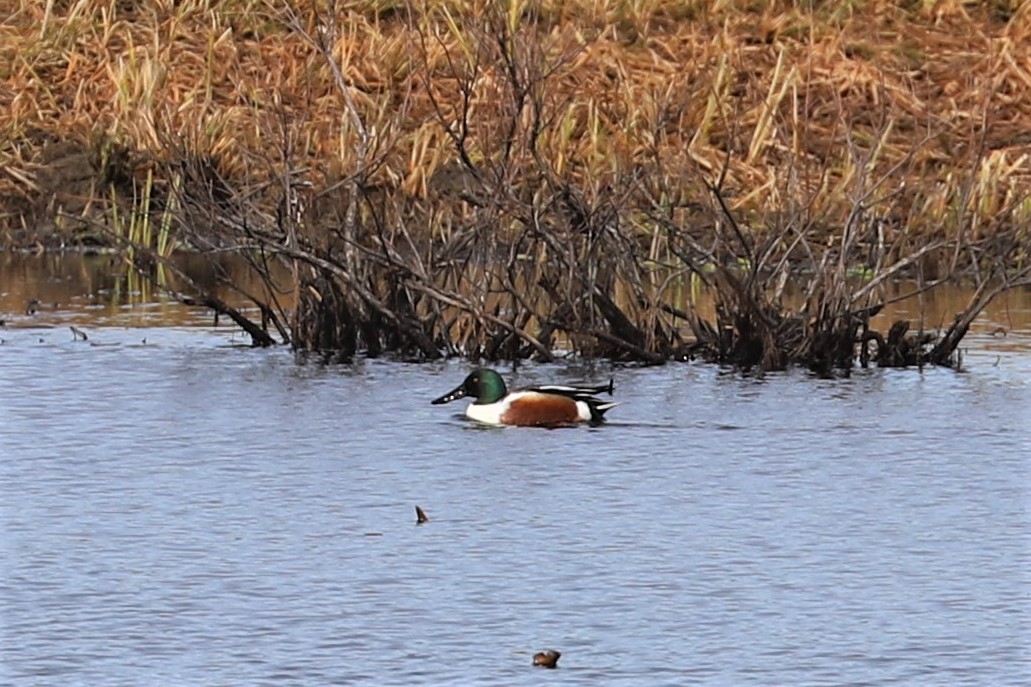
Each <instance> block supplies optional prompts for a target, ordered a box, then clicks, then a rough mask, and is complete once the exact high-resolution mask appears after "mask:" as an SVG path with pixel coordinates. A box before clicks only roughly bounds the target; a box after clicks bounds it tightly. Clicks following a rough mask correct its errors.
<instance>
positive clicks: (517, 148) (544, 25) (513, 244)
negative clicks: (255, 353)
mask: <svg viewBox="0 0 1031 687" xmlns="http://www.w3.org/2000/svg"><path fill="white" fill-rule="evenodd" d="M1029 43H1031V2H1027V1H1024V2H1017V1H1016V0H995V1H993V2H976V3H975V2H962V1H960V0H939V1H937V2H917V1H910V2H906V1H897V2H887V1H885V0H869V1H866V2H853V3H822V2H789V1H781V2H773V1H766V2H754V1H746V0H722V1H721V0H705V1H702V0H698V1H696V2H671V1H669V0H651V1H640V2H633V1H630V2H619V3H615V2H613V3H587V2H566V3H559V2H554V3H552V2H542V3H519V2H506V3H490V2H444V3H417V2H408V3H403V2H397V3H389V2H374V1H370V2H364V3H362V2H356V3H344V2H339V3H336V5H335V6H332V7H330V6H328V5H327V4H326V3H318V2H311V3H301V2H297V3H295V4H293V5H290V6H285V8H284V6H283V5H281V4H279V3H272V2H266V1H263V0H225V1H223V2H217V3H216V2H213V1H211V0H194V1H192V2H189V1H187V2H177V3H171V2H155V3H133V2H124V1H118V0H110V1H109V2H71V0H64V1H62V0H55V2H53V3H30V2H27V0H22V1H21V3H20V5H19V6H17V7H16V8H14V12H13V13H12V15H11V17H10V18H9V19H8V20H7V21H6V22H5V23H4V24H3V25H2V26H0V65H9V66H0V105H2V106H3V107H2V108H0V132H2V136H0V145H2V148H0V162H2V163H3V170H4V172H3V174H2V175H0V241H3V242H5V243H7V244H27V243H31V242H33V241H37V240H38V241H40V242H41V243H42V244H44V245H48V244H56V243H62V242H64V243H67V242H76V241H78V242H86V241H119V242H123V243H124V244H125V245H128V246H131V247H132V251H133V252H132V254H131V258H132V260H133V261H134V263H136V264H138V265H141V266H143V267H146V265H147V264H151V263H154V262H162V260H163V256H165V255H167V254H168V252H169V251H171V250H172V249H173V248H174V247H175V246H176V245H188V246H189V247H191V248H193V249H195V250H200V251H211V252H220V251H221V252H224V251H236V252H240V253H241V254H244V255H246V256H247V257H248V258H249V259H250V260H251V261H252V264H253V266H254V269H255V270H256V271H258V272H259V273H260V274H262V275H264V276H265V281H264V283H265V288H264V290H263V292H262V293H251V294H248V296H250V297H252V299H253V300H254V302H255V303H257V304H258V305H259V306H260V312H261V317H260V322H259V321H255V318H250V317H248V316H247V315H246V314H245V313H241V312H238V311H236V310H233V309H232V308H230V307H229V306H228V305H227V304H225V303H224V302H213V301H211V299H210V298H209V296H208V295H206V294H193V295H184V296H183V298H194V299H196V300H197V301H198V302H205V303H208V304H209V305H210V306H211V307H213V308H216V309H220V311H222V312H226V313H227V314H229V315H230V316H232V317H234V318H239V320H238V321H241V323H247V325H248V326H249V327H250V329H249V331H252V334H255V333H256V332H264V335H263V336H256V339H255V340H256V341H262V342H266V343H267V342H270V341H272V340H273V337H272V335H270V334H268V332H269V331H270V330H272V331H276V332H277V333H278V335H279V337H280V338H281V339H283V340H287V339H288V340H290V342H291V343H292V344H293V345H294V346H295V347H297V348H300V349H308V350H318V351H321V352H324V353H326V354H328V355H340V356H343V357H349V356H351V355H353V354H355V353H357V352H365V353H368V354H371V355H376V354H379V353H382V352H386V351H390V352H395V353H399V354H402V355H406V356H413V357H417V358H431V357H437V356H440V355H457V354H461V355H468V356H471V357H484V358H488V359H497V358H519V357H526V356H535V357H538V358H542V359H550V358H552V357H553V356H554V355H555V353H554V352H555V351H556V350H557V349H566V350H572V351H575V352H578V353H583V354H587V355H603V356H609V357H612V358H617V359H628V360H640V361H648V362H661V361H664V360H668V359H671V358H677V357H684V356H689V355H695V354H698V355H703V356H705V357H707V358H709V359H712V360H716V361H720V362H728V363H733V364H738V365H742V366H752V365H759V366H762V367H763V368H767V369H774V368H780V367H783V366H785V365H788V364H791V363H802V364H806V365H809V366H811V367H813V368H815V369H818V370H822V371H830V370H833V369H846V370H847V369H849V368H850V367H851V365H852V364H853V360H854V359H856V357H857V356H858V357H859V359H860V360H861V362H866V361H867V360H874V361H876V362H878V363H879V364H914V363H924V362H932V363H949V362H950V361H951V360H952V359H953V358H952V356H953V354H954V351H955V349H956V346H957V345H958V343H959V340H960V339H961V338H962V336H963V334H964V333H965V332H966V328H967V327H969V324H970V320H971V319H972V317H973V316H974V315H976V313H977V312H979V310H980V308H981V307H983V306H984V304H985V303H987V300H989V299H990V298H991V297H992V296H993V295H994V294H995V293H997V292H998V291H999V290H1001V289H1005V288H1009V287H1012V286H1014V285H1016V284H1021V283H1027V282H1028V281H1029V280H1031V272H1029V244H1031V239H1029V237H1031V229H1029V226H1031V162H1029V160H1031V134H1029V131H1031V51H1028V50H1027V48H1026V45H1027V44H1029ZM284 265H285V267H286V269H285V270H284V269H282V267H283V266H284ZM960 273H962V274H965V275H968V276H969V277H970V278H972V279H975V280H976V281H977V283H978V285H979V288H978V293H977V297H976V298H975V300H974V302H973V303H971V306H970V308H968V310H967V311H966V312H965V313H962V314H961V315H960V316H958V317H957V320H956V322H955V323H954V324H953V326H952V327H951V328H948V329H947V330H946V332H944V333H943V334H942V335H941V336H927V335H925V334H924V333H922V332H921V333H917V334H916V335H913V336H909V337H907V336H905V334H906V331H905V327H903V326H902V325H899V326H898V327H897V328H896V327H893V328H892V332H894V335H893V334H892V332H889V333H888V335H887V337H885V336H882V335H881V334H879V333H877V332H871V331H870V330H869V317H870V316H871V314H872V313H874V312H876V311H877V309H878V308H879V307H880V306H881V305H882V304H883V300H884V296H883V286H884V285H885V284H886V283H887V282H888V281H890V280H892V279H895V278H897V277H899V276H901V275H903V274H906V275H909V276H915V277H917V278H918V279H919V280H920V283H921V287H920V288H933V286H934V285H935V284H936V283H940V282H941V281H943V280H945V279H950V278H953V277H955V276H956V275H957V274H960ZM788 285H794V286H796V287H797V291H798V293H799V298H798V299H797V301H796V302H794V303H792V304H790V305H787V304H786V303H787V301H786V300H785V289H786V287H787V286H788ZM698 286H706V287H708V288H711V289H712V290H713V291H714V293H715V294H716V298H717V312H716V318H715V320H714V321H712V322H710V321H707V320H705V319H703V318H702V317H700V316H699V315H698V313H697V312H696V311H695V310H694V309H693V307H692V304H691V299H690V297H689V295H685V294H688V293H689V292H690V291H691V289H692V288H695V287H698ZM287 303H289V304H290V307H289V308H287V306H286V304H287ZM294 303H296V307H294V305H293V304H294ZM288 310H289V312H288ZM872 344H876V345H875V346H873V345H872Z"/></svg>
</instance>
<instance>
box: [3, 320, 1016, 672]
mask: <svg viewBox="0 0 1031 687" xmlns="http://www.w3.org/2000/svg"><path fill="white" fill-rule="evenodd" d="M1025 321H1026V320H1025ZM105 322H107V324H105V325H103V326H99V325H98V326H96V327H93V328H91V329H90V330H89V334H90V339H89V341H81V340H75V339H74V337H73V335H72V334H71V332H69V330H68V329H67V328H66V327H65V326H63V325H62V326H59V327H55V328H48V327H47V326H46V324H47V323H46V321H45V320H43V321H41V320H39V319H38V318H37V319H35V320H33V321H32V322H20V323H19V326H16V327H12V326H10V323H9V325H8V326H7V327H5V328H3V329H0V339H2V341H3V343H2V344H0V537H2V540H0V684H4V685H18V686H22V685H61V686H67V685H90V686H94V687H102V686H107V685H112V686H114V685H233V686H234V687H235V686H240V685H333V684H339V685H459V684H462V685H502V684H503V685H539V684H544V683H547V684H568V685H691V684H699V685H999V686H1001V685H1028V684H1031V659H1029V658H1028V656H1029V655H1031V653H1029V646H1031V515H1029V505H1031V332H1028V331H1026V330H1020V329H1019V327H1018V328H1017V330H1015V331H1011V332H1009V334H1008V336H1007V337H1005V341H1006V345H1005V346H999V345H998V342H997V339H995V338H993V337H991V336H989V335H988V334H982V335H974V336H972V337H971V339H970V342H969V344H970V345H969V347H968V353H967V356H966V359H965V367H966V371H965V372H962V373H956V372H953V371H950V370H940V369H927V370H924V371H923V372H920V371H916V370H907V371H898V370H868V371H857V373H856V374H855V375H854V376H853V377H852V378H851V379H847V380H820V379H815V378H813V377H811V376H809V375H807V374H806V373H804V372H801V371H794V372H789V373H783V374H770V375H766V376H765V377H750V376H745V375H741V374H738V373H731V372H726V371H721V370H719V369H717V368H714V367H711V366H706V365H702V364H694V363H692V364H675V365H669V366H666V367H662V368H649V369H632V368H615V369H612V368H610V367H608V366H606V365H598V366H596V367H593V368H590V367H565V366H529V367H524V368H522V369H520V371H519V373H518V374H517V375H515V376H512V375H511V374H509V378H510V380H511V381H512V382H513V383H515V384H524V383H537V382H545V381H559V382H561V381H571V380H573V379H591V380H605V379H608V378H609V377H610V376H612V377H614V379H615V386H616V396H617V399H618V400H619V401H621V402H622V405H620V406H619V407H617V408H615V409H614V410H612V411H611V412H610V419H611V423H610V424H609V425H607V426H604V427H600V428H578V429H568V430H555V431H547V430H532V429H529V430H528V429H512V428H509V429H482V428H478V427H475V426H472V425H471V424H470V423H469V422H467V421H466V420H465V419H464V418H462V417H461V411H462V409H463V408H462V405H461V404H452V405H448V406H431V405H429V400H430V399H432V398H434V397H435V396H438V395H440V394H441V393H443V392H444V391H447V390H449V389H451V388H452V387H454V386H455V385H456V384H457V383H458V382H459V381H460V380H461V379H462V377H463V376H464V375H465V373H466V372H467V371H468V367H467V366H465V365H464V364H462V363H459V362H453V363H447V364H435V365H404V364H398V363H391V362H381V361H364V362H359V363H357V364H355V365H353V366H332V367H327V366H321V365H315V364H305V363H303V362H298V361H296V360H295V359H294V358H293V356H292V355H291V354H290V353H289V352H287V351H285V350H252V349H248V348H245V347H240V346H238V345H237V343H238V341H237V340H238V337H234V336H233V335H232V333H231V330H230V329H228V328H224V327H219V328H212V327H210V326H198V325H199V324H200V322H201V318H199V317H198V318H197V321H196V322H194V323H193V324H192V325H190V326H179V327H149V326H147V327H121V326H113V325H112V324H111V322H110V321H109V320H105ZM415 505H419V506H421V507H422V508H423V509H424V510H425V511H426V512H427V514H428V515H429V518H430V522H429V523H427V524H425V525H421V526H416V524H415V513H414V507H415ZM545 648H553V649H557V650H560V651H561V652H562V653H563V656H562V659H561V661H560V662H559V669H558V670H556V671H543V670H540V669H535V668H533V667H532V666H531V657H532V655H533V653H534V652H535V651H537V650H540V649H545Z"/></svg>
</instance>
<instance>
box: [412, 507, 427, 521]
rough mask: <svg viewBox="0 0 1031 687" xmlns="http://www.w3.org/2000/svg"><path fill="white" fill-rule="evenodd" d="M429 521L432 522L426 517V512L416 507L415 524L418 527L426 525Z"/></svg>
mask: <svg viewBox="0 0 1031 687" xmlns="http://www.w3.org/2000/svg"><path fill="white" fill-rule="evenodd" d="M429 521H430V519H429V518H428V517H426V511H424V510H423V509H422V508H419V507H418V506H416V507H415V524H416V525H425V524H426V523H428V522H429Z"/></svg>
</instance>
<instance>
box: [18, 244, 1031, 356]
mask: <svg viewBox="0 0 1031 687" xmlns="http://www.w3.org/2000/svg"><path fill="white" fill-rule="evenodd" d="M177 264H178V266H179V267H180V268H181V269H183V270H184V271H185V272H186V273H187V274H189V275H190V277H191V278H192V279H194V280H195V281H196V282H197V283H198V284H200V285H201V286H202V287H203V288H205V289H208V290H210V291H212V292H214V293H215V294H216V295H218V296H219V297H222V298H224V299H226V300H227V301H228V302H230V303H233V304H234V305H237V306H239V307H242V308H244V309H246V306H247V305H248V304H247V303H245V302H242V301H241V300H240V298H239V295H238V294H237V293H235V292H233V291H231V290H229V289H226V288H225V287H224V285H222V284H221V283H220V282H219V281H218V279H217V278H216V274H215V269H216V267H215V266H213V265H212V264H210V263H209V261H208V260H207V258H204V257H201V256H197V255H190V254H182V255H179V256H177ZM217 269H218V270H223V271H225V273H226V274H228V275H230V277H231V279H232V281H234V282H237V283H240V284H241V285H242V286H243V287H244V289H245V290H246V291H248V292H250V293H261V291H262V289H261V285H260V284H259V283H258V282H257V280H256V279H254V277H253V274H252V273H250V272H249V271H248V270H247V269H245V265H244V264H243V263H242V262H241V261H240V260H239V259H238V258H237V259H233V258H232V256H227V257H225V258H224V259H223V260H221V261H220V262H219V263H218V265H217ZM169 280H170V282H171V283H172V284H173V285H175V286H177V288H178V285H176V284H175V279H174V277H171V276H170V277H169ZM886 288H887V289H888V292H887V296H888V297H895V296H897V295H899V294H905V293H909V292H911V291H912V290H913V285H912V284H911V283H898V284H893V285H889V286H888V287H886ZM681 295H682V296H683V297H684V298H688V297H690V298H693V299H695V306H696V307H697V308H698V310H699V312H700V313H701V314H702V316H703V317H709V318H711V317H712V316H713V315H712V303H711V301H710V300H709V299H708V298H707V297H706V296H705V294H704V293H701V292H697V291H694V292H685V293H683V294H681ZM972 295H973V290H972V289H971V288H970V287H969V286H964V285H952V286H948V285H946V286H941V287H938V288H937V289H935V290H933V291H931V292H929V293H926V294H923V295H922V296H920V297H917V298H912V299H909V300H907V301H903V302H899V303H893V304H891V305H889V306H887V307H886V308H885V309H884V311H883V312H882V313H881V314H880V315H878V316H877V317H876V318H874V320H873V322H872V326H873V327H874V328H876V329H879V330H881V331H885V332H886V331H887V330H888V328H889V327H890V325H891V323H892V322H893V321H895V320H897V319H908V320H911V321H912V323H913V330H914V331H915V330H916V329H918V328H919V327H920V326H921V325H922V326H923V327H924V328H926V329H929V330H934V329H938V328H944V327H946V326H948V325H949V324H950V323H951V321H952V318H953V317H954V315H955V314H956V313H958V312H961V311H962V310H964V309H965V308H966V306H967V304H968V302H969V301H970V299H971V296H972ZM790 297H791V296H790V294H789V295H788V299H789V300H790ZM677 305H678V306H680V307H683V305H684V304H683V303H678V304H677ZM0 319H2V320H5V321H6V323H7V325H8V326H50V325H55V324H77V325H80V326H87V325H89V326H108V325H118V326H133V327H137V326H144V325H148V326H190V325H208V324H210V323H211V321H212V317H211V313H210V312H209V311H206V310H204V309H199V308H190V307H186V306H184V305H182V304H180V303H178V302H176V301H175V300H173V299H171V298H169V297H168V296H167V295H165V294H164V293H162V291H161V290H160V289H158V288H155V287H154V285H153V284H152V283H151V282H150V281H149V280H147V279H143V278H141V277H139V276H138V275H137V274H135V273H134V272H133V271H132V270H130V269H128V268H127V266H126V265H125V263H124V260H123V259H122V258H121V257H120V256H117V255H82V254H42V255H27V254H22V253H0ZM971 333H972V336H974V337H982V338H983V337H991V344H990V345H991V346H992V347H993V348H998V349H999V350H1012V349H1014V347H1016V348H1017V349H1019V348H1020V347H1022V346H1025V345H1026V338H1027V337H1028V336H1031V288H1023V289H1016V290H1013V291H1011V292H1009V293H1007V294H1004V295H1002V296H1000V297H999V298H997V299H996V300H995V301H994V302H993V303H992V305H991V306H990V307H989V308H988V309H986V310H985V311H984V312H983V313H982V314H981V316H980V317H979V318H978V319H977V321H975V322H974V324H973V326H972V327H971Z"/></svg>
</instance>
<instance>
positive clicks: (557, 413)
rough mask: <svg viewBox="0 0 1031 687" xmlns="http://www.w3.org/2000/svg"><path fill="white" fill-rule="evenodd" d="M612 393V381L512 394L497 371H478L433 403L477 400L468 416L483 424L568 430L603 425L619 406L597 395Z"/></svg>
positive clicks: (526, 389)
mask: <svg viewBox="0 0 1031 687" xmlns="http://www.w3.org/2000/svg"><path fill="white" fill-rule="evenodd" d="M612 391H613V385H612V380H611V379H610V380H609V383H608V384H601V385H595V386H590V385H584V386H580V385H578V386H565V385H561V384H546V385H541V386H527V387H522V388H520V389H516V390H515V391H512V392H509V391H508V387H507V386H505V380H504V379H503V378H502V376H501V375H500V374H498V372H497V371H496V370H491V369H489V368H479V369H477V370H473V371H472V372H470V373H469V376H467V377H466V378H465V380H464V381H463V382H462V383H461V384H459V385H458V386H457V387H456V388H455V389H453V390H451V391H449V392H448V393H446V394H444V395H443V396H441V397H440V398H436V399H434V400H433V401H432V403H433V404H434V405H439V404H441V403H450V402H451V401H455V400H458V399H460V398H465V397H470V398H475V399H476V400H475V401H474V402H473V403H470V404H469V407H467V408H466V409H465V414H466V417H468V418H470V419H472V420H476V421H477V422H481V423H483V424H487V425H514V426H518V427H567V426H571V425H575V424H578V423H581V422H588V423H592V424H599V423H601V422H603V421H604V419H605V412H606V411H608V410H609V409H610V408H612V407H614V406H616V405H618V403H616V402H612V401H604V400H602V399H600V398H597V397H596V394H602V393H607V394H609V395H611V394H612Z"/></svg>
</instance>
